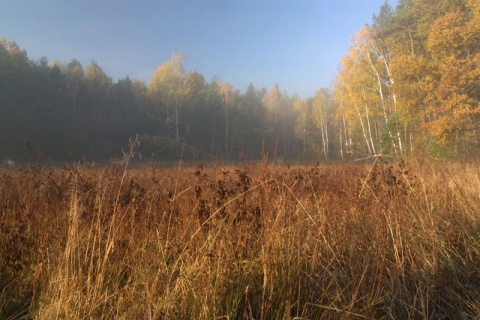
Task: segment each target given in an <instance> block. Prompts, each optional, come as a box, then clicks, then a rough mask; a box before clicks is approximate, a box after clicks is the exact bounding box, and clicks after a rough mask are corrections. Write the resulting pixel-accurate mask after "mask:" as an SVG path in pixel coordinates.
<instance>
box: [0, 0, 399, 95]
mask: <svg viewBox="0 0 480 320" xmlns="http://www.w3.org/2000/svg"><path fill="white" fill-rule="evenodd" d="M383 3H384V0H323V1H322V0H317V1H313V0H190V1H186V0H159V1H153V0H130V1H127V0H115V1H113V0H75V1H74V0H0V37H5V38H6V39H7V40H15V41H16V42H17V43H18V45H19V46H20V47H21V48H22V49H25V50H26V51H27V52H28V55H29V57H30V58H31V59H34V60H37V59H39V58H40V57H42V56H45V57H47V58H48V59H49V61H52V60H59V61H61V62H64V63H68V62H69V61H70V60H71V59H73V58H76V59H78V60H79V61H80V62H81V63H82V64H83V66H84V67H85V66H87V65H88V64H90V62H91V61H92V60H95V61H97V62H98V63H99V64H100V66H101V67H102V68H103V69H104V71H105V72H106V73H107V74H108V75H109V76H111V77H112V78H113V79H114V80H118V79H120V78H124V77H126V76H127V75H128V76H130V78H137V79H140V80H142V81H144V82H145V83H146V84H148V83H149V81H150V77H151V76H152V74H153V73H154V72H155V70H156V69H157V68H158V67H159V66H160V65H161V64H162V63H163V62H165V61H167V60H168V59H170V57H171V54H172V52H174V51H176V52H182V53H183V54H184V55H185V56H186V58H187V61H186V64H185V66H186V68H187V69H188V70H191V71H193V70H195V71H197V72H199V73H201V74H203V75H204V76H205V78H206V80H207V81H210V80H211V79H212V77H213V76H218V77H220V79H221V80H222V81H225V82H230V83H231V84H232V85H233V86H234V87H235V88H236V89H239V90H240V91H241V92H244V90H245V89H246V87H247V86H248V84H249V83H250V82H251V83H253V84H254V85H255V86H256V87H259V88H261V87H265V88H267V89H270V88H271V87H272V86H273V85H275V84H278V85H279V87H280V89H282V90H283V89H285V90H286V91H287V92H288V94H289V95H292V94H293V93H298V94H299V95H300V96H301V97H302V98H307V97H310V96H314V94H315V91H317V90H318V89H320V88H322V87H331V85H332V83H333V81H334V79H335V75H336V73H337V71H338V68H339V66H340V59H341V58H342V57H343V56H344V55H346V54H347V50H348V47H349V46H350V43H349V41H350V39H351V37H352V35H353V34H354V33H355V32H356V31H357V30H358V29H359V28H361V27H362V26H363V25H364V24H365V23H371V21H372V14H373V13H375V12H377V13H378V11H379V8H380V6H381V5H382V4H383ZM389 3H390V4H391V5H392V7H393V8H394V7H395V5H396V0H390V1H389Z"/></svg>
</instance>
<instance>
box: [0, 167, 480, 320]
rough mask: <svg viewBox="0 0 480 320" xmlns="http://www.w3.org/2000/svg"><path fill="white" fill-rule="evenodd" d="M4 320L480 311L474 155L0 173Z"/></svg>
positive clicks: (447, 315)
mask: <svg viewBox="0 0 480 320" xmlns="http://www.w3.org/2000/svg"><path fill="white" fill-rule="evenodd" d="M0 208H1V216H0V289H1V291H0V318H2V319H32V318H34V319H297V320H300V319H480V164H479V163H462V164H458V163H447V162H445V163H440V162H439V163H433V164H432V163H429V162H424V163H422V162H418V161H414V160H411V161H409V162H404V161H402V160H399V161H395V162H391V163H385V162H383V160H382V159H377V160H376V161H375V163H369V164H344V165H333V164H332V165H326V164H313V165H311V166H287V165H276V164H275V165H274V164H267V163H266V162H264V163H259V164H257V165H252V164H248V165H239V166H236V167H234V166H222V165H219V164H216V165H214V164H205V165H201V164H199V165H195V166H183V165H179V164H177V165H176V166H171V167H163V166H155V165H149V166H145V167H132V166H130V167H129V166H128V163H127V164H125V165H124V166H123V167H116V168H114V167H97V168H87V167H74V168H64V169H60V168H45V169H23V170H12V169H10V170H6V169H3V171H0Z"/></svg>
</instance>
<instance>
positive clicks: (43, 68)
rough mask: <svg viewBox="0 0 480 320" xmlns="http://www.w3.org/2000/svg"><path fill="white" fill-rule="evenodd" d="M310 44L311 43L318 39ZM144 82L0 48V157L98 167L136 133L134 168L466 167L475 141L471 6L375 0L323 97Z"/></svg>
mask: <svg viewBox="0 0 480 320" xmlns="http://www.w3.org/2000/svg"><path fill="white" fill-rule="evenodd" d="M319 41H321V39H319ZM184 62H185V59H184V57H183V56H182V54H180V53H173V54H172V58H171V59H170V60H168V61H166V62H164V63H163V64H161V65H160V67H159V68H158V69H157V70H156V71H155V72H154V73H153V75H152V77H151V80H150V83H149V84H148V85H147V84H145V83H143V82H142V81H139V80H134V79H130V78H129V77H128V76H127V77H125V78H124V79H120V80H118V81H113V80H112V78H111V77H110V76H108V75H107V74H106V73H105V72H104V71H103V69H102V67H101V66H100V65H99V64H98V63H96V62H91V63H90V65H88V66H85V67H84V66H82V65H81V64H80V62H79V61H78V60H76V59H73V60H71V61H70V62H69V63H66V64H64V63H62V62H58V61H50V62H49V61H48V59H47V58H41V59H39V60H38V61H34V60H32V59H30V58H29V57H28V55H27V52H26V51H25V50H22V49H21V48H20V47H19V46H18V45H17V44H16V42H15V41H14V40H7V39H5V38H3V39H0V113H1V117H0V160H1V161H4V162H5V161H8V162H9V163H13V161H19V162H26V161H30V162H35V161H38V162H49V161H51V162H68V161H73V162H77V161H85V162H94V161H95V162H99V161H100V162H101V161H105V160H110V159H112V158H116V159H118V158H121V157H122V148H123V150H125V148H127V147H128V141H129V138H131V137H135V136H136V135H138V136H139V141H140V147H139V148H138V152H139V153H140V154H141V155H142V159H144V160H172V159H178V158H183V159H195V160H202V161H204V160H208V159H218V158H222V159H230V160H244V159H245V160H256V159H261V158H262V157H265V156H266V155H268V157H269V158H270V159H277V160H281V159H285V160H291V159H315V160H322V159H326V160H335V159H347V160H354V159H359V158H368V157H371V156H375V155H379V154H389V155H397V156H401V155H427V154H428V155H430V156H434V157H455V158H468V157H473V156H476V155H478V151H477V150H478V145H479V143H480V127H479V125H480V106H479V100H480V2H479V1H478V0H399V2H398V5H397V7H396V8H392V7H391V6H390V5H389V4H388V3H387V2H385V4H384V5H383V6H382V7H381V8H380V11H379V13H378V14H377V15H374V16H373V21H372V23H371V25H365V26H364V27H363V28H362V29H361V30H358V31H357V32H356V34H355V35H354V37H353V38H352V44H351V48H350V50H349V52H348V54H347V55H346V56H345V57H344V58H343V59H342V61H341V62H342V67H341V69H340V70H339V72H338V76H337V79H336V82H335V85H334V86H333V88H330V89H327V88H322V89H319V90H318V91H317V93H316V94H315V96H314V97H312V98H308V99H301V98H300V97H298V96H297V95H293V96H289V95H288V93H287V92H285V91H282V90H281V89H280V88H279V86H278V85H276V86H274V87H273V88H271V89H270V90H267V89H263V88H262V89H259V88H256V87H255V86H254V85H253V84H251V85H250V86H249V87H248V88H247V90H246V91H245V92H244V93H240V92H239V91H238V90H236V89H235V88H234V87H233V86H232V85H231V84H229V83H228V82H223V81H221V80H220V79H218V78H214V79H211V80H210V81H207V80H206V79H205V78H204V76H203V75H202V74H199V73H198V72H196V71H189V70H186V68H185V65H184Z"/></svg>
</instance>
